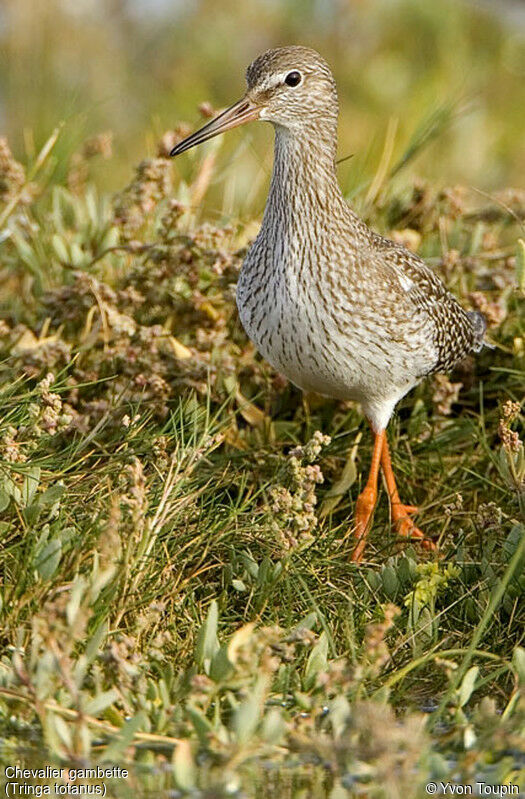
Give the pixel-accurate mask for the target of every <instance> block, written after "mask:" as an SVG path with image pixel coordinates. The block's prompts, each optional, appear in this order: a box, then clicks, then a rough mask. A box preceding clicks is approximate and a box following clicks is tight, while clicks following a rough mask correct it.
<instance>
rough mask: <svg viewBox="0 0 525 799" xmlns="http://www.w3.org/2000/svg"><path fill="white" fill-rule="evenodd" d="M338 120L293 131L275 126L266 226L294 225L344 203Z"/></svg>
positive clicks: (303, 222) (265, 215)
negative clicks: (338, 157)
mask: <svg viewBox="0 0 525 799" xmlns="http://www.w3.org/2000/svg"><path fill="white" fill-rule="evenodd" d="M336 149H337V131H336V126H335V124H334V125H333V126H332V125H326V126H318V127H317V128H314V127H313V126H312V129H311V130H309V129H304V130H303V129H301V130H300V131H299V132H295V131H293V132H292V131H289V130H288V129H286V128H284V127H281V126H279V125H276V126H275V155H274V164H273V174H272V180H271V184H270V192H269V194H268V200H267V203H266V209H265V212H264V219H263V226H265V225H270V226H273V227H275V226H276V225H278V226H279V227H281V228H283V227H284V228H285V229H293V228H295V227H296V226H297V224H300V225H301V226H304V224H305V223H307V220H309V219H311V218H313V219H318V218H319V216H320V215H322V216H324V214H327V215H329V214H330V213H331V211H332V210H333V208H334V205H339V204H341V203H343V204H344V202H345V201H344V198H343V196H342V193H341V190H340V188H339V184H338V181H337V173H336V165H335V156H336Z"/></svg>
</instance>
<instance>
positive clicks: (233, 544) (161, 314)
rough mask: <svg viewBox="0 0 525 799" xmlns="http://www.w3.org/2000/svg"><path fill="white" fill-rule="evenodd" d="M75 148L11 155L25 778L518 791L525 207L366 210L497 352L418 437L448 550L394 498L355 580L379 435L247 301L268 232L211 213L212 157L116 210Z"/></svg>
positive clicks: (402, 445) (394, 187) (416, 412)
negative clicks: (403, 527)
mask: <svg viewBox="0 0 525 799" xmlns="http://www.w3.org/2000/svg"><path fill="white" fill-rule="evenodd" d="M54 146H55V142H54V141H53V140H51V141H50V142H49V147H48V150H47V151H44V152H43V153H42V154H41V157H40V159H39V160H38V161H37V162H36V163H35V167H34V169H33V172H32V173H31V174H30V176H29V178H28V179H27V180H30V181H32V182H33V187H32V188H31V190H30V189H29V188H28V186H27V185H26V183H27V181H26V180H25V179H24V172H23V170H22V171H21V170H20V168H19V167H17V166H16V164H15V163H14V161H13V160H12V158H11V156H10V155H9V152H8V150H5V149H4V155H3V159H4V167H3V169H4V174H3V183H1V185H2V187H3V188H2V191H3V194H2V198H1V199H2V201H3V206H2V210H1V213H2V225H3V228H2V231H0V232H1V234H2V244H1V245H0V247H1V251H0V258H1V267H0V268H1V270H2V279H3V282H4V285H5V287H6V288H5V291H4V294H3V299H4V300H5V306H4V309H3V313H2V319H3V321H2V322H1V325H2V327H1V329H0V334H1V337H0V347H1V352H0V357H1V358H2V366H1V376H0V380H1V383H0V391H1V400H2V419H1V426H0V510H1V513H2V520H1V522H0V530H1V534H2V549H1V550H0V563H1V567H2V576H3V582H2V596H1V598H2V610H1V613H2V628H1V629H2V647H3V655H2V660H1V662H0V723H1V735H2V744H3V754H2V758H3V760H4V762H5V763H6V764H10V763H12V762H14V761H15V760H20V761H22V762H25V763H26V764H31V765H32V767H34V764H35V763H37V762H42V763H46V762H49V761H53V762H58V763H67V764H73V765H74V764H76V765H77V766H79V765H81V764H86V763H91V764H93V763H102V762H110V763H112V762H113V763H118V764H120V765H122V764H128V766H129V768H130V769H131V770H132V777H131V778H130V779H129V780H128V781H127V782H126V783H122V784H120V785H119V784H117V783H115V785H114V786H113V790H114V791H115V792H117V794H118V795H122V796H127V795H128V794H131V792H133V793H134V794H135V795H137V794H138V795H146V794H147V793H148V792H152V793H153V794H154V795H159V793H162V791H167V790H168V789H170V788H171V789H175V788H176V789H177V790H179V791H182V792H184V791H190V790H194V791H196V792H197V793H196V795H204V793H198V791H205V790H206V789H209V790H210V791H215V793H213V795H236V792H237V793H238V792H239V791H240V790H241V788H242V789H243V790H245V791H251V790H253V791H255V788H254V786H255V785H256V784H260V786H261V787H260V789H259V793H258V794H257V795H261V796H265V795H269V794H270V792H272V793H275V792H277V793H278V795H287V796H288V795H289V796H302V795H305V794H304V793H301V791H305V790H306V791H309V792H310V793H309V794H308V795H312V796H331V797H332V799H335V798H336V797H337V798H338V797H342V796H346V795H347V791H350V790H351V786H352V785H356V784H357V785H359V784H364V783H367V792H368V795H370V796H383V795H387V796H389V797H397V796H405V797H412V796H414V797H416V796H419V795H421V794H420V791H421V790H422V786H423V785H424V784H425V782H427V781H428V780H430V779H438V780H439V779H445V780H448V779H455V780H460V781H468V780H470V779H472V778H473V776H474V775H480V774H481V775H483V776H485V777H486V779H487V781H492V782H500V781H504V780H510V781H512V782H514V783H517V782H519V776H520V775H519V773H518V769H519V762H520V761H519V757H520V752H521V753H522V752H523V738H522V737H520V735H521V733H522V731H523V724H524V720H525V707H524V700H523V685H524V683H525V652H524V649H523V648H522V646H523V630H524V624H523V623H524V620H525V618H524V609H523V589H524V577H523V566H524V563H525V536H524V529H525V528H524V522H525V513H524V511H525V495H524V481H525V462H524V454H523V444H522V443H521V441H520V439H519V429H520V428H519V425H520V422H521V421H522V415H521V410H520V408H519V403H520V402H522V399H523V386H524V384H525V372H524V368H523V359H524V356H525V330H524V322H523V319H524V316H523V271H524V257H525V256H524V248H523V241H522V240H521V241H520V239H519V237H520V236H523V229H522V225H521V223H520V222H519V218H520V215H521V218H523V197H522V195H520V194H519V192H516V193H515V194H514V195H511V194H510V193H508V192H507V193H506V194H505V195H504V197H503V196H502V197H501V198H498V197H494V198H488V199H487V198H481V200H480V198H479V196H478V195H476V194H474V193H469V192H468V191H464V192H463V191H462V190H459V189H455V190H454V191H452V190H451V191H448V192H447V191H444V192H443V191H441V192H440V191H437V190H434V189H432V188H431V187H429V186H427V185H422V184H421V183H418V184H416V185H413V184H411V183H410V182H405V183H404V184H403V185H400V184H398V182H397V179H396V182H395V183H393V182H390V181H388V179H383V178H382V179H381V180H377V181H376V182H375V188H374V192H373V195H372V194H371V195H369V196H368V199H367V197H366V187H365V189H363V190H362V191H361V192H360V193H358V195H357V196H356V202H357V204H358V205H359V204H360V205H361V207H362V208H364V209H365V210H366V213H367V216H368V219H369V220H370V221H371V223H372V224H373V225H374V226H375V227H376V228H377V229H379V230H382V231H389V232H391V231H392V229H393V228H395V229H397V230H398V231H404V232H402V233H401V234H399V235H402V236H404V237H408V238H410V240H411V241H412V242H413V243H414V246H417V247H418V249H419V252H421V253H422V254H423V255H424V256H425V257H426V258H427V260H428V261H429V263H431V264H432V265H433V266H434V268H435V269H436V271H438V273H439V274H441V276H442V277H443V279H444V280H445V281H446V283H447V284H448V285H449V286H450V287H451V288H452V290H453V291H454V292H455V293H456V294H457V295H458V296H459V297H460V299H461V301H462V302H464V303H465V304H467V305H469V304H475V305H476V306H477V307H482V308H484V310H485V311H486V312H487V314H488V316H489V319H490V321H491V329H490V338H491V340H492V341H493V342H494V345H495V348H494V349H492V350H489V349H485V350H483V352H482V353H481V354H480V355H479V357H477V358H475V359H471V360H469V361H468V362H467V363H465V364H463V365H462V366H461V368H459V369H458V370H457V372H456V374H455V375H453V376H451V378H450V380H447V379H441V380H439V379H436V380H435V381H431V382H427V383H425V384H423V385H422V386H420V387H419V388H418V389H417V390H416V391H415V392H413V393H412V394H411V395H410V396H409V397H407V398H406V399H405V400H404V401H403V402H402V403H401V405H400V407H399V408H398V411H397V413H396V416H395V418H394V419H393V421H392V423H391V425H390V429H389V438H390V442H391V444H392V451H393V457H394V464H395V467H396V470H397V473H398V477H399V482H400V486H401V487H402V491H403V497H404V498H406V501H408V502H413V503H417V504H418V505H419V507H420V514H419V516H418V524H420V525H421V526H422V527H423V528H424V529H425V531H426V532H427V533H428V534H430V535H432V536H433V537H434V538H435V539H436V541H437V542H438V544H439V552H438V553H437V554H435V555H434V554H432V555H428V554H425V553H424V552H422V551H420V550H419V549H418V548H417V546H416V545H412V544H408V545H407V544H403V543H400V542H399V541H397V540H396V539H395V536H394V534H393V532H392V531H391V529H390V523H389V509H388V501H387V497H386V494H385V492H384V491H382V493H381V496H380V501H379V504H378V507H377V510H376V513H375V518H374V525H373V529H372V532H371V535H370V543H369V545H368V549H367V560H366V562H365V563H364V564H363V565H360V566H356V565H354V564H352V563H351V562H350V554H351V551H352V546H353V543H352V540H353V539H352V513H353V506H354V502H355V499H356V496H357V494H358V492H359V490H360V486H361V485H362V483H363V481H364V479H365V475H366V469H367V466H368V460H369V456H370V444H371V441H370V434H369V432H368V429H367V426H366V424H365V423H364V421H363V418H362V416H361V415H360V413H359V409H358V408H357V407H355V406H354V405H353V404H351V403H335V402H331V401H328V400H325V399H322V398H319V397H313V396H312V397H306V398H304V397H303V396H302V395H301V394H300V392H298V391H297V390H296V389H294V388H293V387H292V386H290V384H288V383H287V381H285V380H284V379H283V378H282V377H280V376H279V375H277V374H276V373H275V372H273V371H272V369H271V368H270V367H269V366H268V364H266V363H265V362H264V361H263V360H262V359H261V358H260V357H259V356H258V355H257V353H256V352H255V351H254V349H253V347H252V345H251V344H250V343H249V341H248V340H247V339H246V336H245V334H244V332H243V331H242V328H241V326H240V324H239V321H238V318H237V314H236V310H235V304H234V286H235V282H236V279H237V275H238V270H239V268H240V264H241V262H242V257H243V254H244V251H245V248H246V245H247V243H248V241H249V239H250V238H252V237H253V230H254V229H253V226H250V225H249V224H241V223H235V224H233V223H231V224H230V225H228V226H220V225H219V226H217V227H214V226H211V225H210V224H208V223H201V222H199V221H198V220H197V219H196V218H195V216H194V214H193V213H189V212H188V211H187V210H186V207H187V205H190V206H191V205H192V203H191V197H192V196H194V194H195V192H200V193H201V194H202V192H203V191H206V185H207V184H206V180H207V179H208V178H209V176H207V174H206V173H205V171H204V169H201V164H202V163H203V162H202V161H197V163H196V172H195V174H194V175H193V176H192V179H191V181H190V182H189V183H188V184H187V185H186V184H182V183H177V184H176V185H175V186H173V185H172V175H171V165H170V163H169V162H168V161H167V160H164V159H156V160H151V161H148V162H145V163H143V164H142V165H141V166H140V167H139V169H138V171H137V176H136V178H135V180H134V181H133V182H132V183H131V184H130V186H129V187H128V188H127V189H126V190H125V191H123V192H122V193H121V194H120V195H119V196H117V197H116V198H110V197H108V196H105V195H104V196H102V197H101V196H98V194H97V192H96V190H95V189H94V187H93V186H90V185H88V186H85V187H83V186H80V187H77V193H72V191H70V190H69V189H67V188H65V186H55V187H53V188H51V187H49V186H48V185H47V181H46V168H47V164H48V159H49V158H50V157H52V153H51V150H52V148H53V147H54ZM414 146H416V147H417V145H414ZM6 164H7V166H6ZM75 168H78V163H77V164H76V165H75ZM377 174H378V175H379V176H381V175H384V174H385V172H384V164H382V165H381V166H380V167H378V173H377ZM35 182H36V185H34V184H35ZM407 228H408V229H409V230H408V231H407V230H406V229H407ZM519 284H521V288H520V285H519ZM458 382H461V383H462V384H463V388H462V390H461V391H459V393H458V390H457V387H455V386H454V384H455V383H458ZM509 403H514V404H509ZM318 431H319V432H318ZM319 433H321V434H322V435H320V434H319ZM323 437H329V438H323ZM451 762H452V763H453V765H451ZM160 767H162V768H160ZM159 768H160V771H159ZM458 775H459V776H458ZM521 776H522V777H523V774H522V775H521ZM384 785H386V787H383V786H384ZM264 786H266V787H264ZM265 791H267V793H265ZM385 792H386V793H385ZM207 795H211V794H207ZM254 795H255V794H254Z"/></svg>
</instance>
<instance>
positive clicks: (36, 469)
mask: <svg viewBox="0 0 525 799" xmlns="http://www.w3.org/2000/svg"><path fill="white" fill-rule="evenodd" d="M39 482H40V466H32V467H31V468H30V469H29V470H28V472H27V473H26V476H25V479H24V484H23V486H22V504H23V506H24V508H27V506H28V505H30V504H31V503H32V501H33V497H34V496H35V492H36V490H37V488H38V484H39Z"/></svg>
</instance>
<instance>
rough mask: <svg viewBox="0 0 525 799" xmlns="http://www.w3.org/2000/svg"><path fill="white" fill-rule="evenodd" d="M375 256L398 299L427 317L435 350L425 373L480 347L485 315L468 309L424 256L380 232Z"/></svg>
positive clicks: (442, 369)
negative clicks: (427, 262) (431, 267)
mask: <svg viewBox="0 0 525 799" xmlns="http://www.w3.org/2000/svg"><path fill="white" fill-rule="evenodd" d="M374 258H375V260H377V261H380V263H381V268H382V269H383V270H385V273H386V274H388V275H389V278H390V280H389V282H390V285H391V288H392V291H393V292H394V293H395V294H398V296H399V302H400V303H402V304H405V303H408V304H409V305H411V306H413V308H414V312H415V313H417V315H418V316H419V317H420V318H421V319H422V320H425V327H426V333H427V336H428V337H429V339H430V341H431V342H432V344H433V346H434V351H435V353H436V354H435V358H433V359H432V360H433V362H429V363H428V366H427V368H426V369H425V371H424V373H423V374H432V373H434V372H445V371H447V370H449V369H451V368H452V367H453V366H454V365H455V364H456V363H458V362H459V361H461V360H462V359H463V358H465V357H466V355H468V353H469V352H471V351H472V350H479V349H480V347H481V346H482V344H483V336H484V333H485V327H486V325H485V320H484V318H483V316H482V315H481V314H478V313H473V312H468V311H465V310H464V309H463V308H462V307H461V305H460V304H459V303H458V301H457V300H456V298H455V297H454V295H453V294H451V293H450V292H449V291H448V289H447V288H446V287H445V285H444V284H443V283H442V281H441V280H440V278H439V277H438V276H437V275H436V274H435V273H434V272H433V271H432V270H431V269H430V267H428V266H427V264H426V263H425V262H424V261H423V260H421V258H419V257H418V256H417V255H416V254H415V253H413V252H410V250H407V249H406V248H405V247H403V246H402V245H399V244H395V243H394V242H393V241H390V240H389V239H386V238H383V237H382V236H378V235H375V236H374ZM396 284H397V285H396ZM421 332H423V331H421ZM421 376H423V375H421Z"/></svg>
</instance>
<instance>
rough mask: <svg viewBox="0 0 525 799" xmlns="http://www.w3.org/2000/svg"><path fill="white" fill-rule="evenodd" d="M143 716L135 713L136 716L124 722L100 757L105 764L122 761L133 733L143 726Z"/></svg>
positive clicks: (133, 735)
mask: <svg viewBox="0 0 525 799" xmlns="http://www.w3.org/2000/svg"><path fill="white" fill-rule="evenodd" d="M144 721H145V716H144V714H143V713H137V715H136V716H133V718H131V719H129V720H128V721H126V722H124V724H123V725H122V728H121V730H120V732H119V733H118V735H117V736H116V737H115V739H114V740H113V741H112V742H111V743H110V744H109V746H108V747H107V748H106V751H105V752H104V755H103V756H102V760H103V761H105V762H106V763H118V762H120V761H121V760H122V758H123V755H124V752H125V751H126V749H127V748H128V746H129V745H130V743H131V742H132V741H133V738H134V737H135V733H136V732H138V731H139V730H140V728H141V727H143V726H144Z"/></svg>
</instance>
